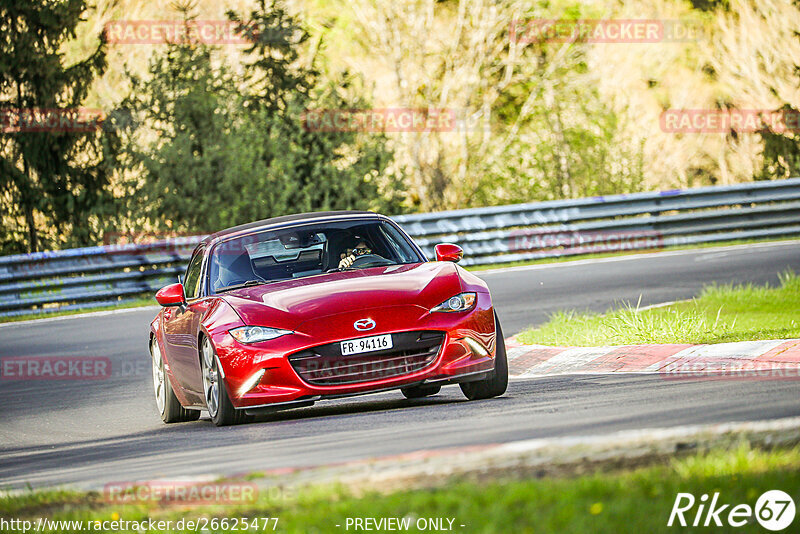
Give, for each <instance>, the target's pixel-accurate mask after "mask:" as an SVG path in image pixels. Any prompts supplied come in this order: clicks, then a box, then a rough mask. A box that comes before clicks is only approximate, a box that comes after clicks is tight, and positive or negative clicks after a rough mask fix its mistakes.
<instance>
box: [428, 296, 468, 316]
mask: <svg viewBox="0 0 800 534" xmlns="http://www.w3.org/2000/svg"><path fill="white" fill-rule="evenodd" d="M477 300H478V295H477V293H472V292H468V293H459V294H458V295H456V296H455V297H450V298H449V299H447V300H446V301H444V302H442V303H441V304H439V305H438V306H436V307H435V308H433V309H432V310H431V311H432V312H463V311H469V310H471V309H472V308H474V307H475V302H477Z"/></svg>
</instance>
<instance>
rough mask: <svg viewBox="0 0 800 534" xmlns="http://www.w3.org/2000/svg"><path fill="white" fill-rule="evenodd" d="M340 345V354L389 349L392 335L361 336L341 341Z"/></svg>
mask: <svg viewBox="0 0 800 534" xmlns="http://www.w3.org/2000/svg"><path fill="white" fill-rule="evenodd" d="M341 345H342V356H349V355H351V354H361V353H362V352H374V351H376V350H385V349H391V348H392V336H391V335H390V334H386V335H385V336H372V337H362V338H360V339H351V340H349V341H342V342H341Z"/></svg>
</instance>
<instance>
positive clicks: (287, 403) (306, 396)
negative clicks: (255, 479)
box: [150, 211, 508, 425]
mask: <svg viewBox="0 0 800 534" xmlns="http://www.w3.org/2000/svg"><path fill="white" fill-rule="evenodd" d="M461 256H462V251H461V249H460V248H459V247H458V246H456V245H451V244H442V245H437V246H436V260H437V261H434V262H429V261H428V260H427V259H426V258H425V255H424V254H423V252H422V250H421V249H420V248H419V247H418V246H417V245H416V244H415V243H414V242H413V241H412V239H411V238H410V237H409V236H408V235H407V234H406V233H405V232H404V231H403V230H402V229H401V228H400V227H399V226H398V225H397V224H396V223H394V222H393V221H392V220H391V219H389V218H387V217H384V216H382V215H377V214H374V213H371V212H352V211H347V212H326V213H312V214H303V215H290V216H286V217H277V218H274V219H268V220H264V221H259V222H254V223H250V224H245V225H242V226H236V227H234V228H229V229H227V230H224V231H222V232H219V233H216V234H214V235H211V236H209V237H207V238H206V239H204V240H203V241H202V242H201V243H200V244H199V245H198V246H197V248H196V249H195V250H194V252H193V253H192V257H191V259H190V261H189V266H188V267H187V269H186V274H185V276H184V277H183V283H182V284H180V283H178V284H172V285H169V286H167V287H164V288H163V289H161V290H160V291H159V292H158V293H157V294H156V300H158V302H159V304H161V305H162V306H163V308H162V309H161V311H160V312H159V313H158V315H157V316H156V318H155V319H154V320H153V322H152V323H151V325H150V353H151V355H152V362H153V383H154V386H155V395H156V403H157V406H158V410H159V412H160V413H161V418H162V419H163V420H164V422H165V423H172V422H177V421H191V420H195V419H197V418H198V417H199V416H200V411H201V410H208V413H209V415H210V416H211V420H212V421H213V422H214V423H215V424H216V425H228V424H232V423H238V422H242V421H245V420H247V419H248V418H249V416H252V415H257V414H258V413H262V412H265V411H266V412H268V411H275V410H283V409H286V408H294V407H302V406H310V405H312V404H314V403H315V402H316V401H318V400H323V399H332V398H340V397H346V396H351V395H361V394H365V393H374V392H377V391H385V390H388V389H400V391H402V393H403V395H405V396H406V397H407V398H410V399H412V398H420V397H426V396H428V395H434V394H436V393H438V392H439V390H440V389H441V386H442V385H445V384H453V383H458V384H459V385H460V386H461V390H462V391H463V392H464V395H466V396H467V398H469V399H485V398H489V397H495V396H497V395H502V394H503V393H504V392H505V390H506V386H507V385H508V364H507V361H506V351H505V344H504V342H503V335H502V331H501V329H500V323H499V321H498V320H497V315H496V314H495V312H494V309H493V307H492V298H491V296H490V295H489V289H488V288H487V286H486V284H485V283H484V282H483V281H482V280H481V279H480V278H478V277H476V276H474V275H472V274H470V273H469V272H467V271H465V270H464V269H462V268H460V267H458V266H456V263H457V262H458V261H459V260H460V259H461Z"/></svg>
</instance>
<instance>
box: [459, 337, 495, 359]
mask: <svg viewBox="0 0 800 534" xmlns="http://www.w3.org/2000/svg"><path fill="white" fill-rule="evenodd" d="M464 341H465V342H466V343H467V345H469V348H470V349H472V352H475V353H477V354H479V355H481V356H488V355H489V351H488V350H486V348H484V346H483V345H481V344H480V343H479V342H478V341H475V340H474V339H472V338H471V337H465V338H464Z"/></svg>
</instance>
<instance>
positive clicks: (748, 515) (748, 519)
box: [667, 490, 795, 532]
mask: <svg viewBox="0 0 800 534" xmlns="http://www.w3.org/2000/svg"><path fill="white" fill-rule="evenodd" d="M695 505H696V506H695ZM794 516H795V505H794V500H792V498H791V497H790V496H789V494H788V493H786V492H784V491H781V490H770V491H766V492H764V493H763V494H762V495H761V496H760V497H759V498H758V500H757V501H756V505H755V507H751V506H750V505H749V504H737V505H735V506H733V505H731V504H726V503H723V502H721V500H720V494H719V492H717V493H714V495H713V496H711V499H709V496H708V494H705V493H704V494H703V495H702V496H700V499H699V500H698V499H695V496H694V495H692V494H691V493H678V495H677V496H676V497H675V503H674V504H673V505H672V512H670V514H669V521H667V526H668V527H671V526H673V525H680V526H682V527H687V526H692V527H722V526H723V525H725V524H727V525H729V526H731V527H734V528H738V527H743V526H745V525H748V524H753V523H754V522H756V521H757V522H758V524H760V525H761V526H762V527H764V528H765V529H767V530H772V531H774V532H777V531H781V530H784V529H786V528H788V527H789V525H791V524H792V521H794Z"/></svg>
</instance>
